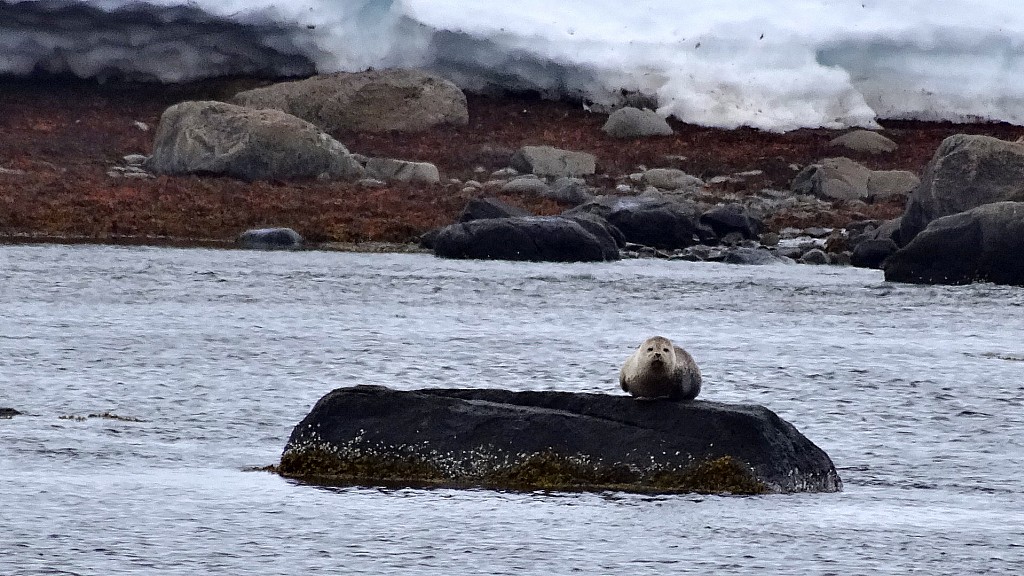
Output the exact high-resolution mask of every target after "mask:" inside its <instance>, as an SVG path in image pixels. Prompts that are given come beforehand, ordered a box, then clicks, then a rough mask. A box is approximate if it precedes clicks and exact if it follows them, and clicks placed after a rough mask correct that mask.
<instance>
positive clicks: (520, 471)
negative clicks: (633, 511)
mask: <svg viewBox="0 0 1024 576" xmlns="http://www.w3.org/2000/svg"><path fill="white" fill-rule="evenodd" d="M277 471H278V472H279V473H281V474H282V475H285V476H288V477H294V478H300V479H307V480H310V481H314V482H326V483H339V482H342V483H343V482H349V483H365V484H382V483H383V484H386V485H396V484H397V485H403V484H413V485H421V484H423V483H427V484H434V485H448V486H466V487H469V486H485V487H491V488H499V489H501V488H513V489H535V488H546V489H569V490H580V489H583V490H587V489H591V490H593V489H616V490H632V491H640V492H686V491H699V492H713V493H722V492H732V493H744V494H750V493H790V492H837V491H840V490H842V481H841V480H840V478H839V475H838V473H837V472H836V469H835V466H834V465H833V463H832V461H831V459H830V458H829V457H828V455H827V454H826V453H825V452H824V451H822V450H821V449H820V448H819V447H817V446H816V445H814V443H812V442H811V441H810V440H808V439H807V438H806V437H805V436H804V435H802V434H801V433H800V432H799V431H798V430H797V429H796V428H795V427H794V426H793V425H792V424H790V423H788V422H786V421H784V420H782V419H781V418H779V417H778V416H777V415H776V414H775V413H774V412H772V411H771V410H769V409H767V408H765V407H762V406H757V405H740V404H724V403H719V402H710V401H705V400H694V401H689V402H672V401H637V400H635V399H633V398H631V397H629V396H625V395H610V394H593V393H576V392H551V391H547V392H545V391H530V392H512V391H507V390H495V389H492V390H484V389H425V390H413V391H397V390H391V389H389V388H385V387H382V386H356V387H351V388H339V389H336V390H334V391H332V392H329V393H328V394H327V395H325V396H324V397H323V398H321V399H320V400H319V401H318V402H317V403H316V405H315V406H313V408H312V410H311V411H310V412H309V414H308V415H307V416H306V417H305V418H304V419H303V420H302V421H301V422H299V423H298V424H297V425H296V426H295V428H294V429H293V431H292V434H291V436H290V437H289V439H288V442H287V444H286V445H285V448H284V452H283V454H282V456H281V463H280V465H279V466H278V467H277ZM700 471H704V472H705V473H703V474H702V473H701V472H700ZM712 471H717V472H718V473H717V474H716V473H709V472H712ZM699 478H702V479H699Z"/></svg>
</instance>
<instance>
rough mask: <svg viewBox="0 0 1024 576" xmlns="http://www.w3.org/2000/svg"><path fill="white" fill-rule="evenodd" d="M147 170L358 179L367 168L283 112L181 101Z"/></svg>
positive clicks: (159, 135) (163, 123)
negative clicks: (364, 168)
mask: <svg viewBox="0 0 1024 576" xmlns="http://www.w3.org/2000/svg"><path fill="white" fill-rule="evenodd" d="M145 168H146V170H148V171H150V172H154V173H157V174H171V175H181V174H222V175H225V176H234V177H236V178H241V179H243V180H250V181H251V180H270V179H275V180H291V179H299V178H316V177H324V176H326V177H331V178H349V179H357V178H359V177H360V176H362V174H363V168H362V166H360V165H359V163H358V162H356V161H355V159H353V158H352V156H351V155H350V154H349V152H348V150H347V149H346V148H345V147H344V146H343V145H342V144H341V143H340V142H338V141H337V140H335V139H334V138H331V137H330V136H328V135H327V134H325V133H324V132H323V131H321V130H320V129H319V128H317V127H316V126H314V125H312V124H310V123H309V122H306V121H305V120H300V119H299V118H296V117H294V116H291V115H289V114H285V113H284V112H281V111H279V110H252V109H250V108H243V107H241V106H234V105H232V104H225V103H223V102H212V101H205V102H204V101H201V102H182V103H180V104H175V105H174V106H171V107H170V108H168V109H167V110H165V111H164V113H163V115H162V116H160V125H159V127H158V128H157V131H156V137H155V140H154V143H153V154H152V155H151V156H150V157H149V159H147V160H146V162H145Z"/></svg>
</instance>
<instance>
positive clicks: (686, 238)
mask: <svg viewBox="0 0 1024 576" xmlns="http://www.w3.org/2000/svg"><path fill="white" fill-rule="evenodd" d="M581 212H588V213H591V214H597V215H598V216H601V217H603V218H604V219H605V220H607V221H608V222H610V223H611V224H612V225H613V226H615V227H616V228H618V229H619V230H620V231H622V235H623V236H625V238H626V241H627V242H633V243H635V244H643V245H644V246H652V247H654V248H660V249H663V250H675V249H677V248H686V247H687V246H693V245H694V244H696V243H697V242H696V239H695V236H694V235H695V233H696V232H697V218H698V213H697V209H696V205H695V204H693V203H692V202H685V201H676V200H672V199H668V198H664V197H661V196H624V197H620V196H598V197H597V198H594V199H593V200H591V201H590V202H587V203H586V204H583V205H581V206H577V207H576V208H573V209H572V210H568V211H566V212H564V213H563V215H565V216H570V215H574V214H579V213H581Z"/></svg>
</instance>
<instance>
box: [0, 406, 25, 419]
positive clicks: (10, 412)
mask: <svg viewBox="0 0 1024 576" xmlns="http://www.w3.org/2000/svg"><path fill="white" fill-rule="evenodd" d="M18 414H21V412H18V411H17V410H15V409H14V408H0V418H14V417H15V416H17V415H18Z"/></svg>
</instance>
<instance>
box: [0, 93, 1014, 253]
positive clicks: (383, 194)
mask: <svg viewBox="0 0 1024 576" xmlns="http://www.w3.org/2000/svg"><path fill="white" fill-rule="evenodd" d="M273 82H274V80H268V79H255V78H220V79H213V80H208V81H203V82H195V83H189V84H180V85H158V84H147V83H125V82H108V83H105V84H99V83H96V82H95V81H88V80H79V79H72V78H67V77H52V76H50V77H34V78H13V77H3V78H0V99H2V100H3V102H4V103H5V110H4V112H3V114H0V135H2V136H0V243H8V244H9V243H91V244H113V245H147V246H173V247H210V248H231V247H233V246H234V240H235V238H236V237H237V236H238V235H239V234H240V233H241V232H243V231H245V230H247V229H251V228H260V227H268V226H281V227H289V228H292V229H294V230H296V231H298V232H299V233H300V234H302V236H303V237H304V238H305V239H306V242H307V245H308V247H309V248H312V249H327V250H345V251H356V252H409V251H420V250H421V249H420V248H419V247H418V246H417V245H416V243H417V241H418V238H419V236H420V235H421V234H423V233H425V232H427V231H430V230H432V229H434V228H437V227H439V226H444V225H447V224H450V223H452V222H454V221H455V220H456V219H457V218H458V215H459V213H460V212H461V211H462V209H463V208H464V207H465V206H466V204H467V203H468V202H469V200H471V199H473V198H478V197H482V196H492V197H497V198H499V199H500V200H502V201H504V202H506V203H508V204H510V205H512V206H516V207H519V208H523V209H525V210H528V211H529V212H531V213H534V214H538V215H554V214H558V213H561V212H562V211H563V210H565V209H566V208H568V207H569V206H568V205H565V204H560V203H558V202H556V201H554V200H551V199H549V198H543V197H538V196H531V195H529V194H503V193H501V192H500V191H497V190H488V189H486V188H479V189H476V190H473V189H469V188H467V187H465V186H464V183H466V182H467V181H470V180H486V178H487V177H488V175H489V174H491V173H492V172H493V171H496V170H501V169H503V168H505V167H507V166H508V159H509V157H510V156H511V154H512V153H513V152H514V151H515V150H516V149H517V148H519V147H521V146H524V145H550V146H555V147H558V148H565V149H570V150H579V151H585V152H589V153H591V154H594V155H595V156H596V157H597V161H598V170H597V174H595V175H594V176H592V177H588V178H587V181H588V182H587V183H588V184H589V185H591V186H593V187H594V188H597V189H598V190H600V191H602V192H603V193H610V194H613V193H616V192H615V187H616V185H617V184H621V183H622V182H624V181H627V182H628V177H629V175H630V174H631V173H634V172H636V171H638V170H640V169H644V168H660V167H665V168H678V169H681V170H684V171H685V172H687V173H688V174H692V175H694V176H698V177H700V178H702V179H704V180H705V181H710V180H712V179H715V178H716V177H722V176H729V175H731V174H737V173H742V172H748V173H749V172H753V171H759V173H758V174H757V175H756V176H754V177H749V178H742V179H736V178H720V179H719V180H724V182H719V183H717V184H715V185H714V186H712V187H710V188H709V190H708V194H709V195H710V198H711V201H714V200H715V199H720V201H722V202H730V201H736V200H737V199H740V200H741V199H742V198H744V197H745V196H748V195H750V194H754V193H756V192H758V191H760V190H763V189H766V188H769V189H774V190H783V191H788V190H789V188H790V183H791V181H792V179H793V177H794V176H795V175H796V174H797V172H798V171H799V169H801V168H803V167H804V166H806V165H808V164H811V163H814V162H817V161H819V160H821V159H823V158H828V157H833V156H839V155H842V156H847V157H849V158H852V159H854V160H856V161H857V162H860V163H862V164H864V165H865V166H867V167H869V168H871V169H873V170H897V169H898V170H909V171H912V172H914V173H916V174H920V173H921V171H922V169H923V168H924V166H925V164H926V163H927V161H928V159H929V158H930V157H931V156H932V154H933V153H934V151H935V149H936V147H937V146H938V145H939V143H940V142H941V141H942V140H943V139H944V138H945V137H947V136H949V135H952V134H956V133H968V134H985V135H989V136H994V137H997V138H1001V139H1005V140H1015V139H1016V138H1017V137H1019V136H1020V135H1021V134H1022V133H1024V129H1022V128H1021V127H1018V126H1012V125H1009V124H1005V123H988V124H952V123H948V122H941V123H936V122H918V121H883V122H882V125H883V128H884V130H883V133H884V134H885V135H886V136H887V137H889V138H891V139H892V140H894V141H895V142H897V144H898V145H899V147H898V149H897V150H896V151H894V152H891V153H885V154H875V155H872V154H867V153H856V152H851V151H847V150H843V151H837V150H835V149H834V148H830V147H829V141H830V140H832V139H833V138H835V137H836V136H838V135H840V134H842V133H843V132H845V131H838V130H826V129H802V130H796V131H793V132H788V133H771V132H763V131H759V130H754V129H746V128H745V129H737V130H721V129H715V128H705V127H700V126H695V125H689V124H682V123H679V122H676V121H673V120H670V121H669V123H670V125H671V126H672V128H673V129H674V131H675V134H673V135H671V136H655V137H645V138H641V139H637V140H620V139H616V138H612V137H610V136H608V135H606V134H604V133H603V132H602V131H601V126H602V124H603V123H604V121H605V119H606V118H607V117H606V116H605V115H604V114H598V113H590V112H587V111H586V110H584V109H583V107H582V106H581V105H580V104H579V103H572V102H553V101H547V100H542V99H539V98H537V97H535V96H533V95H530V94H517V95H508V96H503V97H490V96H481V95H472V94H470V95H468V106H469V118H470V120H469V124H468V125H466V126H442V127H437V128H434V129H431V130H428V131H426V132H421V133H383V134H381V133H376V134H374V133H338V134H332V135H333V136H334V137H336V138H337V139H338V140H339V141H341V142H342V143H343V144H344V145H345V146H346V147H348V149H349V150H351V151H352V152H355V153H359V154H364V155H369V156H380V157H390V158H401V159H405V160H413V161H422V162H430V163H433V164H435V165H436V166H437V167H438V168H439V169H440V172H441V175H442V178H441V182H440V183H439V184H415V183H386V184H385V185H383V186H375V187H367V186H363V185H361V184H359V183H357V182H342V181H320V180H307V181H299V182H277V181H271V182H245V181H242V180H237V179H234V178H228V177H221V176H179V177H170V176H157V177H155V178H129V177H125V176H123V175H121V176H116V175H115V176H112V175H111V173H112V169H114V168H116V167H118V166H123V165H124V164H125V160H124V157H125V156H126V155H130V154H149V153H151V151H152V147H153V135H154V132H155V129H156V126H157V123H158V120H159V117H160V114H161V113H162V112H163V111H164V109H166V108H167V107H168V106H170V105H172V104H174V103H177V102H181V101H184V100H199V99H219V100H226V99H228V98H230V97H231V96H232V95H233V94H234V93H236V92H238V91H240V90H245V89H249V88H253V87H258V86H263V85H269V84H272V83H273ZM115 172H116V171H115ZM904 204H905V200H904V199H903V198H898V199H893V200H888V201H884V202H876V203H871V204H864V203H858V204H852V203H851V204H849V205H846V204H844V203H843V202H834V203H832V205H831V207H829V208H828V209H826V210H822V211H820V212H807V211H794V212H792V213H782V214H777V215H775V216H773V217H771V218H770V219H769V220H768V221H766V222H765V226H766V228H767V231H775V232H777V231H779V230H781V229H782V228H785V227H797V228H805V227H811V226H821V227H845V226H847V225H848V224H850V223H851V222H855V221H858V220H866V219H876V220H887V219H891V218H894V217H896V216H899V215H900V214H901V213H902V212H903V209H904Z"/></svg>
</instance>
